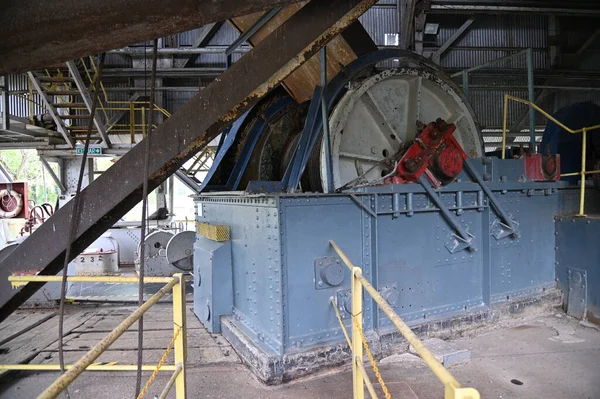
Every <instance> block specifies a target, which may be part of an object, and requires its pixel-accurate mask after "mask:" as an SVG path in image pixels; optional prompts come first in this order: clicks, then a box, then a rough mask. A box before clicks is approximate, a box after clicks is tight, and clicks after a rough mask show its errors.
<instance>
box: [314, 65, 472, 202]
mask: <svg viewBox="0 0 600 399" xmlns="http://www.w3.org/2000/svg"><path fill="white" fill-rule="evenodd" d="M438 118H441V119H443V120H445V121H446V122H448V123H452V124H455V125H456V131H455V132H454V137H455V138H456V140H457V141H458V143H459V144H460V145H461V146H462V148H463V149H464V150H465V152H466V153H467V155H468V156H469V157H477V156H481V155H482V154H483V147H482V142H481V138H480V135H479V132H478V129H477V124H476V122H475V117H474V115H473V111H472V109H471V107H470V106H469V104H468V102H467V101H466V99H465V97H464V96H463V95H462V94H461V93H460V90H459V89H458V88H457V87H456V85H454V83H452V82H451V81H450V80H449V79H448V78H445V77H443V76H440V74H439V73H434V71H433V70H430V69H429V68H426V67H402V68H396V69H386V70H383V71H381V72H378V73H376V74H374V75H372V76H369V77H367V78H365V79H363V80H361V81H353V82H351V86H350V89H349V90H348V91H347V92H346V94H345V95H344V96H343V97H342V98H341V99H340V101H339V102H338V103H337V105H336V106H335V108H334V110H333V112H332V113H331V116H330V119H329V126H330V138H331V152H332V159H331V163H332V175H333V188H334V189H337V188H340V187H342V186H344V185H345V184H347V183H348V182H354V181H357V180H358V182H359V183H360V182H362V183H364V184H369V183H373V182H377V181H380V180H382V178H384V177H385V176H386V175H388V174H389V173H391V172H393V170H394V157H395V156H396V155H397V154H398V153H399V152H401V151H402V150H403V149H406V148H408V146H409V145H410V143H411V141H412V140H414V139H415V136H416V134H417V129H418V127H417V126H418V124H420V123H421V124H423V125H426V124H428V123H430V122H433V121H435V120H437V119H438ZM324 149H325V146H321V157H320V165H321V167H320V172H321V181H322V182H323V187H328V184H326V183H327V168H326V162H325V159H326V158H325V152H324ZM386 160H388V161H387V162H386ZM325 191H326V190H325Z"/></svg>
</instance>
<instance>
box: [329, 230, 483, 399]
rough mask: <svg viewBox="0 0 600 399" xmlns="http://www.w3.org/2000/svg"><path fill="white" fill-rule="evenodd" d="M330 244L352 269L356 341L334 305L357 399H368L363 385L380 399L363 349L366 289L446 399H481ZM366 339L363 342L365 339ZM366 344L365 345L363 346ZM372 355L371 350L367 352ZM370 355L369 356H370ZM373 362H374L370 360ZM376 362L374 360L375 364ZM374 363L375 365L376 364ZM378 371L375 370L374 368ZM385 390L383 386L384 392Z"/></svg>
mask: <svg viewBox="0 0 600 399" xmlns="http://www.w3.org/2000/svg"><path fill="white" fill-rule="evenodd" d="M329 244H330V245H331V246H332V247H333V249H334V250H335V252H336V253H337V254H338V256H339V257H340V258H341V259H342V261H343V262H344V264H346V266H348V268H349V269H350V273H351V276H352V277H351V278H352V282H351V291H352V292H351V298H352V316H351V317H352V339H350V336H349V335H348V333H347V331H346V327H345V325H344V323H343V321H342V318H341V316H340V314H339V311H338V310H337V306H335V302H334V301H333V300H332V304H333V305H334V308H335V309H336V316H337V317H338V320H339V322H340V325H341V327H342V330H343V332H344V336H345V337H346V340H347V341H348V344H349V345H350V347H351V348H352V376H353V381H354V383H353V386H354V389H353V391H354V398H355V399H363V398H364V387H363V382H364V384H366V386H367V390H368V391H369V393H370V395H371V397H373V398H376V397H377V395H376V394H375V390H374V389H373V384H372V383H371V381H370V380H369V377H368V376H367V374H366V372H365V370H364V367H363V365H362V362H363V352H362V348H363V345H364V346H365V349H367V348H368V345H366V341H365V340H364V335H363V333H362V311H363V309H362V288H363V287H364V288H365V290H367V292H368V293H369V294H370V295H371V297H372V298H373V299H374V300H375V302H376V303H377V304H378V305H379V307H380V309H381V310H382V311H383V312H384V313H385V314H386V315H387V316H388V317H389V318H390V320H391V321H392V323H394V325H395V326H396V328H397V329H398V331H400V333H401V334H402V335H403V336H404V338H405V339H406V341H408V343H409V344H410V345H412V346H413V348H415V351H416V352H417V353H418V354H419V356H420V357H421V358H422V359H423V361H424V362H425V363H426V364H427V366H429V368H430V369H431V371H433V373H434V374H435V375H436V377H437V378H438V379H439V380H440V381H441V382H442V384H444V398H445V399H479V398H480V395H479V392H478V391H477V390H476V389H474V388H465V387H462V386H461V385H460V383H459V382H458V381H457V380H456V378H454V377H453V376H452V374H450V372H449V371H448V370H447V369H446V368H445V367H444V366H443V365H442V364H441V363H440V362H439V361H438V360H437V359H436V358H435V356H434V355H433V354H432V353H431V352H430V351H429V349H427V347H426V346H425V345H424V344H423V342H421V340H420V339H419V338H418V337H417V336H416V335H415V333H413V332H412V330H411V329H410V327H409V326H408V325H407V324H406V323H405V322H404V321H403V320H402V319H401V318H400V316H398V315H397V314H396V312H394V310H393V309H392V307H391V306H390V305H389V304H388V303H387V301H386V300H385V299H384V298H383V297H382V296H381V295H380V294H379V292H377V290H376V289H375V288H374V287H373V286H372V285H371V283H369V281H368V280H367V279H366V278H365V277H364V276H363V274H362V269H361V268H360V267H357V266H354V265H353V264H352V262H351V261H350V259H349V258H348V257H347V256H346V255H345V254H344V252H342V250H341V249H340V247H338V245H337V244H336V243H335V242H334V241H329ZM361 338H362V339H361ZM361 341H364V342H361ZM367 351H368V349H367ZM367 353H369V352H367ZM370 360H371V359H370ZM371 361H372V360H371ZM372 363H373V361H372ZM374 368H375V367H374ZM375 373H376V375H378V371H377V370H376V369H375ZM378 379H379V380H380V383H382V382H383V380H382V379H381V378H380V376H379V375H378ZM383 387H385V385H384V384H382V388H383ZM383 390H384V393H385V395H386V397H388V398H389V397H391V396H390V395H389V393H388V392H387V389H385V388H384V389H383Z"/></svg>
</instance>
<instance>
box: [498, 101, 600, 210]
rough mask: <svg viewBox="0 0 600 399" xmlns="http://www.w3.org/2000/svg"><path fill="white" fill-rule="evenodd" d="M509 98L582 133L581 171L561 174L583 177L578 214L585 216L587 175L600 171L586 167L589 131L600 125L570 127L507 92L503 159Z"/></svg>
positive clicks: (504, 149)
mask: <svg viewBox="0 0 600 399" xmlns="http://www.w3.org/2000/svg"><path fill="white" fill-rule="evenodd" d="M509 100H512V101H516V102H519V103H523V104H526V105H528V106H530V107H531V108H533V109H535V110H536V111H538V112H539V113H541V114H542V115H544V116H545V117H546V118H547V119H548V120H550V121H552V122H554V123H556V124H557V125H558V126H560V127H561V128H562V129H564V130H566V131H567V132H569V133H571V134H579V133H582V135H583V137H582V140H581V170H580V171H579V172H574V173H564V174H563V173H561V175H560V176H561V177H568V176H580V177H581V188H580V190H581V192H580V194H579V213H578V214H577V216H585V178H586V175H592V174H597V173H600V170H586V168H587V165H586V158H587V132H589V131H590V130H596V129H600V125H593V126H587V127H583V128H581V129H571V128H570V127H568V126H566V125H564V124H563V123H562V122H560V121H559V120H557V119H556V118H554V117H553V116H552V115H550V114H549V113H548V112H546V111H545V110H543V109H542V108H540V107H539V106H537V105H536V104H534V103H532V102H531V101H528V100H524V99H522V98H519V97H515V96H511V95H510V94H505V95H504V111H503V119H502V159H505V158H506V125H507V121H508V101H509ZM531 145H532V149H533V146H534V145H535V143H531ZM542 151H543V149H542ZM532 152H533V151H532Z"/></svg>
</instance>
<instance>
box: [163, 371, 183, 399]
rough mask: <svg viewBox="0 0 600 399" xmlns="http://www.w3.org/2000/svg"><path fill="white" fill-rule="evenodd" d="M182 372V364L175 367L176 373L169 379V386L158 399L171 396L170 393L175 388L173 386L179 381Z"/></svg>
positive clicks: (166, 386)
mask: <svg viewBox="0 0 600 399" xmlns="http://www.w3.org/2000/svg"><path fill="white" fill-rule="evenodd" d="M163 367H164V366H163ZM182 370H183V366H182V365H181V363H178V364H177V366H176V367H175V371H174V372H173V374H172V375H171V378H169V381H167V385H165V388H164V389H163V390H162V392H161V393H160V396H159V397H158V399H165V398H166V397H167V395H168V394H169V391H170V390H171V388H172V387H173V384H175V381H176V380H177V377H178V376H179V373H181V371H182Z"/></svg>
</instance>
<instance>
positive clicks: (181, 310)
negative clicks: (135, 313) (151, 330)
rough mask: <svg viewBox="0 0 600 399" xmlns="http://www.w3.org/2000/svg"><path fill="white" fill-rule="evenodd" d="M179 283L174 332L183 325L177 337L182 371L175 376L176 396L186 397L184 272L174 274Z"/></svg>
mask: <svg viewBox="0 0 600 399" xmlns="http://www.w3.org/2000/svg"><path fill="white" fill-rule="evenodd" d="M173 277H175V278H176V279H178V280H179V283H178V284H176V285H175V286H174V287H173V333H174V334H176V333H177V330H178V329H179V328H180V327H181V333H180V334H179V335H178V336H177V338H176V339H175V344H174V348H175V364H176V365H181V372H180V373H179V374H177V377H176V378H175V397H176V398H177V399H185V398H186V386H185V362H186V360H187V325H186V320H185V279H184V278H183V273H177V274H175V275H173Z"/></svg>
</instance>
